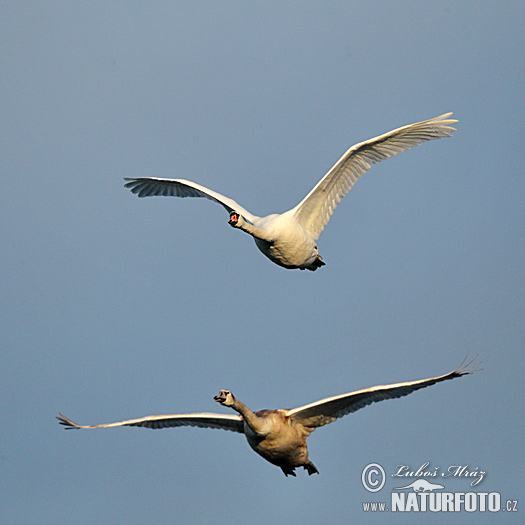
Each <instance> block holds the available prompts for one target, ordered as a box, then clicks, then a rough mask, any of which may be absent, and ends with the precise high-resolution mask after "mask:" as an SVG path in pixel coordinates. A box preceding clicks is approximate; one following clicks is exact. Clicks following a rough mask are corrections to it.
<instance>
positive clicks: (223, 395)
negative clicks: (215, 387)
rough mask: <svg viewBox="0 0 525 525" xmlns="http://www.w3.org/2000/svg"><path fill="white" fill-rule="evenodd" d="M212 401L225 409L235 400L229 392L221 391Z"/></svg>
mask: <svg viewBox="0 0 525 525" xmlns="http://www.w3.org/2000/svg"><path fill="white" fill-rule="evenodd" d="M213 399H214V400H215V401H217V403H220V404H221V405H224V406H225V407H231V406H232V405H233V402H234V400H235V398H234V397H233V394H232V393H231V392H230V391H229V390H221V391H220V392H219V393H218V394H217V395H216V396H215V397H214V398H213Z"/></svg>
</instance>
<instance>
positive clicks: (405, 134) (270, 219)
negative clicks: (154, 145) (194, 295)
mask: <svg viewBox="0 0 525 525" xmlns="http://www.w3.org/2000/svg"><path fill="white" fill-rule="evenodd" d="M451 115H452V113H446V114H444V115H441V116H440V117H436V118H433V119H430V120H425V121H422V122H416V123H415V124H409V125H408V126H403V127H401V128H398V129H395V130H393V131H390V132H389V133H385V134H383V135H380V136H378V137H375V138H373V139H370V140H367V141H365V142H361V143H359V144H356V145H355V146H352V147H351V148H350V149H349V150H348V151H346V153H345V154H344V155H343V156H342V157H341V158H340V159H339V160H338V161H337V163H336V164H335V165H334V166H333V167H332V169H331V170H330V171H329V172H328V173H327V174H326V175H325V176H324V177H323V178H322V179H321V180H320V181H319V183H318V184H317V185H316V186H315V187H314V188H313V189H312V191H311V192H310V193H309V194H308V195H307V196H306V197H305V198H304V199H303V200H302V201H301V202H300V203H299V204H298V205H297V206H295V208H292V209H291V210H289V211H287V212H285V213H283V214H280V215H279V214H273V215H268V216H266V217H258V216H256V215H253V214H252V213H250V212H249V211H248V210H246V209H245V208H243V207H242V206H240V205H239V204H237V203H236V202H235V201H234V200H233V199H230V198H229V197H225V196H224V195H221V194H220V193H217V192H215V191H213V190H210V189H208V188H206V187H204V186H201V185H200V184H197V183H195V182H191V181H187V180H184V179H158V178H154V177H140V178H126V179H125V180H127V181H129V182H127V183H126V184H125V187H126V188H129V189H130V190H131V191H132V192H133V193H135V194H137V195H138V196H139V197H151V196H172V197H202V198H206V199H209V200H212V201H214V202H216V203H218V204H221V205H222V206H223V207H224V208H225V209H226V210H227V211H228V213H229V214H230V220H229V224H230V225H231V226H233V227H234V228H238V229H241V230H243V231H244V232H246V233H249V234H250V235H252V236H253V237H254V239H255V244H256V245H257V247H258V248H259V250H261V252H262V253H263V254H264V255H266V257H268V258H269V259H270V260H271V261H273V262H274V263H276V264H278V265H279V266H282V267H284V268H289V269H294V268H299V269H300V270H311V271H315V270H316V269H317V268H320V267H321V266H324V264H325V263H324V262H323V260H322V257H321V256H320V255H319V249H318V247H317V243H316V241H317V239H318V238H319V235H320V234H321V232H322V231H323V229H324V227H325V226H326V224H327V223H328V221H329V220H330V217H331V216H332V213H333V212H334V210H335V208H336V206H337V205H338V204H339V202H340V201H341V199H342V198H343V197H344V196H345V195H346V194H347V193H348V192H349V191H350V189H351V188H352V186H353V185H354V184H355V183H356V181H357V180H358V179H359V178H360V177H361V176H362V175H363V174H364V173H365V172H366V171H368V170H369V169H370V168H371V167H372V164H376V163H377V162H381V161H382V160H385V159H388V158H390V157H393V156H395V155H397V154H398V153H401V152H403V151H406V150H408V149H410V148H413V147H414V146H418V145H419V144H422V143H423V142H427V141H429V140H434V139H440V138H443V137H450V136H451V135H452V132H453V131H455V128H452V127H450V124H454V123H455V122H457V120H454V119H450V118H449V117H450V116H451Z"/></svg>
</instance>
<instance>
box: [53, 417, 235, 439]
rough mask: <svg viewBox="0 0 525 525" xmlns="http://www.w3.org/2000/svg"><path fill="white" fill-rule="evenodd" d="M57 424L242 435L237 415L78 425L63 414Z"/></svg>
mask: <svg viewBox="0 0 525 525" xmlns="http://www.w3.org/2000/svg"><path fill="white" fill-rule="evenodd" d="M57 419H58V421H59V423H60V424H61V425H64V426H65V427H66V429H68V430H70V429H79V428H110V427H146V428H153V429H157V428H170V427H200V428H218V429H222V430H231V431H232V432H239V433H241V434H243V433H244V429H243V422H242V418H241V416H239V415H237V414H211V413H209V412H202V413H200V414H172V415H166V416H148V417H143V418H140V419H128V420H127V421H118V422H117V423H106V424H103V425H78V424H77V423H74V422H73V421H71V419H69V418H67V417H66V416H64V415H63V414H60V417H57Z"/></svg>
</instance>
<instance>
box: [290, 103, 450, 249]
mask: <svg viewBox="0 0 525 525" xmlns="http://www.w3.org/2000/svg"><path fill="white" fill-rule="evenodd" d="M451 115H452V113H446V114H444V115H441V116H440V117H436V118H433V119H430V120H425V121H423V122H417V123H416V124H410V125H408V126H403V127H402V128H398V129H395V130H394V131H390V132H389V133H385V134H384V135H380V136H379V137H375V138H373V139H370V140H367V141H365V142H361V143H360V144H356V145H355V146H352V147H351V148H350V149H349V150H348V151H347V152H346V153H345V154H344V155H343V156H342V157H341V158H340V159H339V160H338V161H337V163H336V164H335V166H334V167H333V168H332V169H331V170H330V171H329V172H328V173H327V174H326V175H325V176H324V177H323V178H322V179H321V180H320V181H319V183H318V184H317V185H316V186H315V188H314V189H313V190H312V191H311V192H310V193H309V194H308V195H307V196H306V197H305V198H304V199H303V200H302V201H301V202H300V203H299V204H298V205H297V206H296V207H295V208H294V209H293V211H294V213H295V217H296V218H297V220H298V221H299V222H300V223H301V224H302V225H303V226H304V227H305V228H306V229H307V230H308V231H309V232H310V233H311V235H312V236H313V237H314V239H317V238H318V237H319V235H320V234H321V232H322V231H323V229H324V227H325V226H326V224H327V223H328V221H329V220H330V217H331V216H332V213H334V210H335V208H336V206H337V205H338V204H339V203H340V202H341V199H342V198H343V197H344V196H345V195H346V194H347V193H348V192H349V191H350V189H351V188H352V186H353V185H354V184H355V183H356V181H357V180H358V179H359V177H361V175H363V174H364V173H365V172H366V171H368V170H369V169H370V168H371V167H372V164H376V163H378V162H381V161H382V160H385V159H389V158H390V157H394V156H395V155H397V154H398V153H401V152H403V151H406V150H407V149H410V148H413V147H414V146H418V145H419V144H422V143H423V142H426V141H428V140H434V139H440V138H443V137H450V136H452V132H453V131H455V128H452V127H450V124H454V123H455V122H457V120H453V119H449V118H448V117H450V116H451Z"/></svg>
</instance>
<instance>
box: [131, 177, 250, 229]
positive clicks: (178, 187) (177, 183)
mask: <svg viewBox="0 0 525 525" xmlns="http://www.w3.org/2000/svg"><path fill="white" fill-rule="evenodd" d="M124 180H129V181H130V182H128V183H126V184H124V187H126V188H129V189H130V190H131V192H132V193H135V194H137V195H138V196H139V197H153V196H161V197H182V198H184V197H202V198H204V199H208V200H210V201H214V202H217V203H218V204H220V205H222V206H224V208H226V211H227V212H228V213H231V212H232V211H236V212H238V213H240V214H241V215H242V216H243V217H244V218H245V219H248V220H249V221H250V222H253V219H254V218H255V215H253V214H251V213H250V212H249V211H248V210H246V209H244V208H243V207H242V206H240V205H239V204H237V203H236V202H235V201H234V200H233V199H230V198H229V197H225V196H224V195H221V194H220V193H217V192H216V191H213V190H210V189H208V188H205V187H204V186H201V185H200V184H196V183H195V182H191V181H189V180H183V179H156V178H153V177H140V178H137V179H132V178H125V179H124Z"/></svg>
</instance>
